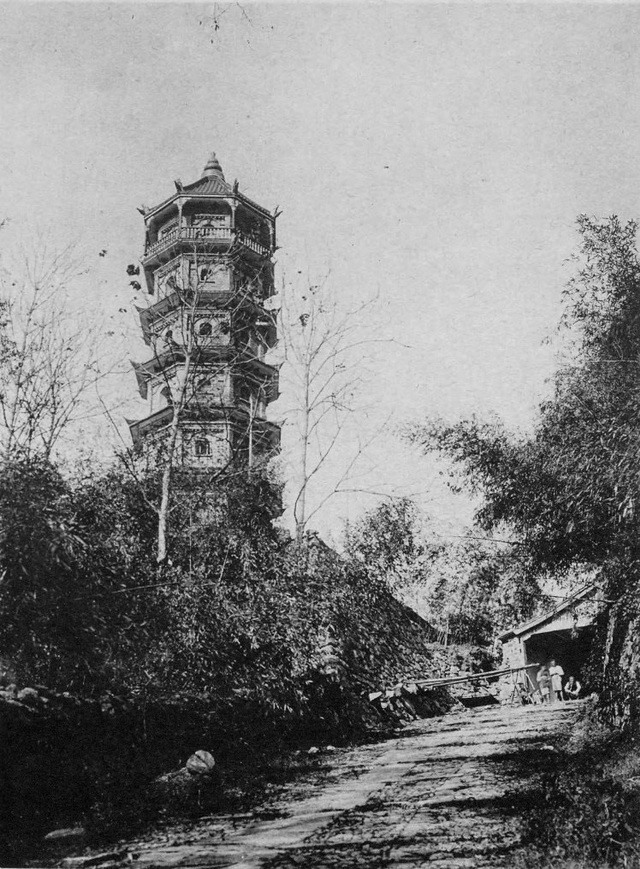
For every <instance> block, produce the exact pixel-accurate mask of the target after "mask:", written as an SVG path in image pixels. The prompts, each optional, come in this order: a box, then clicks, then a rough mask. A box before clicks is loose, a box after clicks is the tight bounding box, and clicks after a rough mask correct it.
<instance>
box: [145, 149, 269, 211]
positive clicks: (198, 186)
mask: <svg viewBox="0 0 640 869" xmlns="http://www.w3.org/2000/svg"><path fill="white" fill-rule="evenodd" d="M174 183H175V186H176V192H175V193H174V194H173V195H172V196H170V197H169V198H168V199H165V200H164V201H163V202H161V203H160V204H159V205H156V206H154V207H153V208H147V209H144V210H142V209H141V211H142V213H143V215H144V217H145V219H146V218H147V217H150V216H151V215H152V214H155V213H157V212H158V211H161V210H162V209H163V208H165V207H166V206H167V205H169V204H170V203H171V202H173V201H174V200H175V199H177V198H178V197H180V196H196V197H198V196H235V197H236V198H237V199H239V200H240V201H242V202H245V203H246V204H247V205H250V206H251V207H252V208H256V209H257V210H258V211H261V212H262V213H263V214H267V215H269V216H270V217H271V213H270V211H269V210H268V209H267V208H264V207H263V206H262V205H258V203H257V202H254V201H253V200H251V199H249V197H248V196H245V195H244V194H242V193H240V192H239V191H238V182H237V181H235V182H234V183H233V185H231V184H229V183H228V182H227V180H226V179H225V177H224V172H223V171H222V166H221V165H220V161H219V160H218V158H217V157H216V154H215V151H212V152H211V156H210V157H209V159H208V161H207V164H206V166H205V167H204V169H203V170H202V176H201V177H200V178H198V180H197V181H192V182H191V184H182V182H181V181H179V180H176V181H175V182H174Z"/></svg>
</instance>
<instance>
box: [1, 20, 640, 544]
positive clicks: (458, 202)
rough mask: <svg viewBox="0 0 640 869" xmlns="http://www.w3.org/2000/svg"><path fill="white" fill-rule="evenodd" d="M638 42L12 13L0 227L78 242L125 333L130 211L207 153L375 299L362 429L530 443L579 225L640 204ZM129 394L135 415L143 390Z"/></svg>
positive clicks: (403, 472)
mask: <svg viewBox="0 0 640 869" xmlns="http://www.w3.org/2000/svg"><path fill="white" fill-rule="evenodd" d="M639 43H640V7H638V6H633V5H602V6H589V5H578V4H570V5H561V4H554V5H534V4H518V5H499V4H490V5H482V4H474V5H464V4H426V3H425V4H416V5H409V4H402V3H394V4H388V5H384V4H382V5H381V4H375V5H373V4H370V5H365V4H350V5H347V4H341V5H331V4H322V5H320V4H309V5H302V4H295V5H294V4H290V5H282V6H281V5H276V4H265V5H256V4H246V5H243V6H242V7H240V6H238V5H233V4H224V3H222V4H217V6H199V5H191V4H188V3H182V4H180V5H177V4H175V5H174V4H162V5H160V4H135V5H129V4H119V3H118V4H113V5H103V4H100V3H74V4H68V5H67V4H63V3H56V4H54V3H50V4H37V3H33V4H25V3H13V4H12V3H3V4H0V86H1V101H0V216H6V217H9V218H11V220H12V222H13V226H14V227H16V226H21V225H22V224H24V223H26V222H31V223H33V222H34V221H35V222H37V224H38V225H40V226H48V225H55V226H56V233H57V235H58V237H59V238H60V239H64V240H67V239H70V238H77V239H78V240H79V241H80V242H81V243H82V244H83V245H84V246H85V248H86V250H87V251H89V259H90V260H91V262H89V265H90V267H91V271H90V272H89V274H88V275H87V279H86V284H85V286H84V288H83V291H82V292H83V298H84V302H85V303H86V305H87V306H88V307H90V308H91V309H92V310H94V311H98V312H101V314H102V315H103V317H104V322H105V324H107V323H110V324H117V329H122V328H130V327H131V324H132V322H133V321H132V320H131V317H130V314H129V313H127V314H124V313H122V312H119V309H120V308H127V310H129V309H130V305H129V303H130V296H129V293H128V289H127V283H126V278H125V276H124V267H125V266H126V264H127V263H129V262H132V261H134V260H136V259H137V258H139V256H140V255H141V252H142V242H143V238H142V219H141V218H140V215H139V214H138V213H137V211H136V207H137V206H138V205H140V204H142V203H146V204H147V205H153V204H156V203H157V202H158V201H160V200H161V199H163V198H165V197H166V196H167V195H169V194H170V193H171V192H172V191H173V189H174V188H173V179H174V178H176V177H180V178H181V179H182V181H183V182H185V183H187V182H190V181H193V180H195V178H197V177H199V175H200V173H201V171H202V167H203V165H204V163H205V162H206V158H207V156H208V153H209V152H210V151H211V150H212V149H214V150H215V151H216V152H217V154H218V157H219V159H220V161H221V163H222V166H223V169H224V171H225V173H226V176H227V178H228V179H229V180H233V179H234V178H236V177H237V178H238V179H239V181H240V187H241V189H242V190H243V191H244V192H246V193H247V194H248V195H249V196H251V197H252V198H254V199H256V200H257V201H259V202H260V203H261V204H263V205H265V206H267V207H269V208H274V207H275V206H276V205H279V206H280V208H281V209H282V211H283V213H282V216H281V217H280V219H279V243H280V245H281V246H282V251H281V252H279V261H280V263H281V264H283V265H286V269H287V272H288V273H289V274H294V273H295V272H296V271H297V270H301V271H302V272H303V274H304V275H307V274H309V275H311V276H321V275H323V274H325V273H326V272H327V271H330V273H331V279H330V280H331V283H332V285H333V287H334V289H335V291H336V292H337V293H338V294H339V295H341V296H342V295H344V297H345V299H346V300H347V301H348V302H350V303H354V304H356V303H357V301H358V300H359V299H361V298H365V297H367V296H369V295H371V294H372V293H374V292H379V294H380V302H379V306H380V307H379V311H378V314H377V315H376V318H375V319H374V321H372V322H374V323H375V324H377V326H376V328H379V329H380V334H381V335H384V336H385V337H395V338H396V339H397V340H398V341H399V342H402V344H404V345H406V347H404V348H403V347H400V346H398V345H397V344H394V345H391V344H389V345H381V346H380V350H379V359H378V362H379V371H380V374H379V377H377V378H376V381H375V388H374V387H373V386H372V387H370V394H369V405H370V406H371V405H372V403H373V402H374V401H375V403H376V404H377V405H378V409H377V410H375V411H374V410H370V412H369V415H368V417H367V418H366V419H364V420H360V421H359V424H358V425H359V428H360V429H361V430H363V429H364V430H366V429H367V426H370V427H373V428H375V427H376V426H378V425H379V424H380V420H381V419H386V417H387V416H388V414H390V413H393V414H394V418H395V419H398V420H399V421H401V420H404V419H409V418H413V419H415V418H420V417H422V416H427V415H445V416H448V417H450V418H456V417H458V416H460V415H468V414H469V413H472V412H481V413H486V412H490V411H494V412H497V413H499V414H500V415H502V416H504V417H505V419H506V420H507V422H508V423H509V424H510V425H514V426H521V427H525V428H526V427H527V426H528V425H530V424H531V420H532V416H533V413H534V410H535V406H536V403H537V401H538V400H539V398H540V396H541V395H542V394H543V391H544V388H545V387H544V382H545V378H547V377H548V376H549V374H550V372H551V371H552V363H553V360H552V354H551V350H550V349H549V347H547V346H545V345H543V343H542V342H543V339H544V338H545V336H547V335H549V334H550V333H552V332H553V329H554V326H555V322H556V320H557V317H558V313H559V300H560V292H561V289H562V286H563V284H564V282H565V281H566V279H567V277H568V274H569V271H568V269H567V266H566V264H565V263H564V261H565V260H566V258H567V257H568V256H569V255H570V253H571V252H572V250H574V249H575V246H576V241H577V237H576V235H575V229H574V220H575V216H576V215H577V214H578V213H580V212H588V213H591V214H595V215H598V216H606V215H609V214H611V213H617V214H620V215H621V216H623V217H631V216H637V215H638V213H639V212H640V209H639V208H638V205H637V201H638V193H639V191H640V183H639V181H640V178H639V175H640V156H639V155H640V99H639V97H638V94H639V93H640V89H639V87H638V85H639V77H638V65H639V63H640V52H638V44H639ZM102 249H106V250H107V251H108V254H107V256H106V257H104V258H103V259H100V260H99V259H98V256H97V254H98V251H100V250H102ZM92 257H95V262H94V261H93V260H92V259H91V258H92ZM132 352H133V353H134V355H135V354H136V353H137V354H138V356H139V357H141V358H142V357H144V350H143V349H141V348H140V347H135V348H134V349H133V350H132ZM120 390H121V392H122V393H123V394H125V393H126V392H127V391H130V394H131V397H132V401H134V406H135V394H136V393H135V382H134V378H133V375H126V376H123V378H122V382H121V385H120ZM275 411H276V414H277V407H276V408H275ZM138 413H139V415H140V416H142V415H143V414H144V409H143V408H140V409H139V411H138ZM129 415H131V412H130V409H129ZM134 415H135V414H134ZM376 449H377V451H378V452H377V454H376V457H375V461H376V462H377V463H379V464H380V467H379V468H378V470H377V472H376V474H374V475H373V476H372V477H371V478H370V479H369V480H368V481H367V482H366V484H365V483H363V485H365V487H369V488H380V487H386V488H387V490H394V491H396V492H402V491H422V492H427V491H429V492H430V493H431V494H430V497H427V500H428V501H429V500H430V502H431V505H432V507H431V509H432V510H433V511H434V512H436V513H439V514H440V515H441V516H442V517H444V516H446V515H447V511H449V510H450V509H451V506H450V504H449V503H448V502H447V501H446V499H443V498H442V497H441V492H440V490H438V489H437V487H436V488H433V486H432V484H431V471H430V470H429V468H428V466H427V465H426V464H425V465H424V466H423V465H420V463H419V462H417V460H416V459H415V457H412V456H411V455H410V454H408V453H407V452H406V450H405V449H404V448H402V447H399V446H396V445H395V444H394V442H393V441H392V440H391V439H387V440H385V441H383V442H380V443H379V445H378V447H377V448H376ZM348 453H349V445H348V444H345V446H344V449H343V453H342V455H343V456H345V457H346V456H347V455H348ZM326 485H329V480H328V479H327V481H326ZM364 503H370V502H365V501H362V499H360V498H358V497H357V496H355V495H351V496H350V498H349V499H346V498H342V499H338V500H337V501H335V502H333V503H332V504H331V505H329V506H328V507H327V509H326V510H325V511H324V513H323V515H322V516H321V517H319V519H320V523H319V524H320V527H321V528H322V529H323V530H324V531H327V530H332V529H335V528H336V527H337V525H338V524H339V520H340V519H341V518H343V517H344V516H345V515H347V514H349V515H351V516H353V515H355V514H357V512H358V510H359V509H361V507H362V505H363V504H364ZM454 512H455V510H454Z"/></svg>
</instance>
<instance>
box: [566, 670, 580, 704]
mask: <svg viewBox="0 0 640 869" xmlns="http://www.w3.org/2000/svg"><path fill="white" fill-rule="evenodd" d="M581 690H582V685H581V684H580V682H578V680H577V679H576V678H575V676H569V678H568V679H567V683H566V685H565V686H564V693H565V697H566V698H567V700H577V699H578V695H579V694H580V691H581Z"/></svg>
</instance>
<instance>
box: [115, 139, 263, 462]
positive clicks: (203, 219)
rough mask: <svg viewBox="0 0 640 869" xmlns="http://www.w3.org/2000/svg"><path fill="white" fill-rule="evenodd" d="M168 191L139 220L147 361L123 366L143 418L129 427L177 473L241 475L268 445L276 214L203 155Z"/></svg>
mask: <svg viewBox="0 0 640 869" xmlns="http://www.w3.org/2000/svg"><path fill="white" fill-rule="evenodd" d="M174 184H175V192H174V193H173V195H172V196H170V197H169V198H168V199H166V200H165V201H164V202H162V203H161V204H160V205H157V206H156V207H155V208H143V209H140V211H141V214H142V215H143V217H144V223H145V235H146V238H145V251H144V256H143V258H142V260H141V265H142V270H143V274H144V281H145V282H146V288H147V290H148V292H149V294H150V295H151V296H152V297H153V301H152V303H151V304H150V305H149V306H148V307H145V308H139V309H138V311H139V315H140V324H141V326H142V333H143V336H144V340H145V342H146V344H147V345H148V346H149V347H150V348H151V354H150V357H149V358H148V359H147V361H145V362H143V363H139V364H138V363H134V369H135V373H136V376H137V379H138V387H139V390H140V395H141V396H142V398H144V399H145V400H146V401H147V403H148V413H147V415H146V416H145V417H144V419H141V420H137V421H135V422H131V421H129V427H130V430H131V435H132V439H133V442H134V446H136V447H138V448H139V449H140V450H141V451H142V453H143V454H144V456H145V457H146V459H147V462H148V464H149V465H151V466H153V465H154V464H155V465H156V466H157V464H158V463H159V462H160V461H162V459H163V456H165V457H166V455H167V454H168V452H169V449H168V447H170V454H171V457H172V462H173V465H174V466H175V467H176V468H181V469H184V470H185V471H202V472H206V471H208V470H212V471H213V470H218V469H221V468H225V467H227V466H230V465H234V466H238V465H240V466H244V467H251V466H252V465H253V464H254V463H255V462H256V461H257V460H258V459H259V458H260V457H265V456H267V455H269V454H271V453H273V452H274V451H276V450H277V449H278V446H279V443H280V428H279V426H277V425H276V424H274V423H272V422H269V421H268V420H267V419H266V409H267V405H268V404H269V403H270V402H271V401H273V400H274V399H276V398H277V397H278V369H277V367H275V366H273V365H271V364H269V363H268V362H267V361H266V356H267V353H268V351H269V350H270V349H271V348H272V347H273V346H274V345H275V342H276V338H277V333H276V320H275V313H274V312H273V310H271V309H270V306H269V299H271V297H272V296H273V295H274V293H275V290H274V278H273V255H274V252H275V248H276V227H275V223H276V215H275V214H272V213H271V212H269V211H268V210H267V209H265V208H263V207H262V206H260V205H257V204H256V203H255V202H253V201H252V200H251V199H249V198H248V197H246V196H245V195H244V194H242V193H240V192H239V190H238V183H237V181H236V182H234V183H233V184H232V185H230V184H228V183H227V181H226V180H225V177H224V174H223V171H222V168H221V166H220V163H219V162H218V160H217V158H216V155H215V154H212V155H211V157H210V159H209V161H208V162H207V165H206V166H205V168H204V171H203V173H202V177H201V178H199V179H198V180H197V181H194V182H193V183H192V184H184V185H183V184H182V183H181V182H180V181H179V180H176V181H175V182H174Z"/></svg>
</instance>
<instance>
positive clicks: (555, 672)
mask: <svg viewBox="0 0 640 869" xmlns="http://www.w3.org/2000/svg"><path fill="white" fill-rule="evenodd" d="M549 675H550V676H551V691H552V692H553V700H554V702H555V701H556V700H562V677H563V676H564V670H563V669H562V667H561V666H560V664H556V662H555V658H552V659H551V661H550V662H549Z"/></svg>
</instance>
